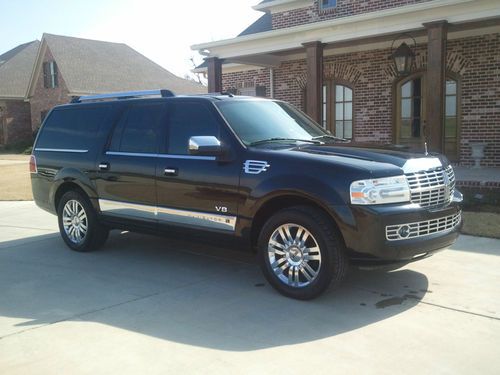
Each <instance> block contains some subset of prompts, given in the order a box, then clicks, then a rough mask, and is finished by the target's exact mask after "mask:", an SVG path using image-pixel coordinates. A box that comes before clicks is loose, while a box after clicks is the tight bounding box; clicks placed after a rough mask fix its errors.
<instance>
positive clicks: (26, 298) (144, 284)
mask: <svg viewBox="0 0 500 375" xmlns="http://www.w3.org/2000/svg"><path fill="white" fill-rule="evenodd" d="M55 232H56V218H55V217H54V216H51V215H49V214H46V213H45V212H43V211H41V210H40V209H38V208H36V207H35V205H34V204H33V203H32V202H1V203H0V288H1V289H0V373H2V374H102V373H106V374H115V373H116V374H120V375H123V374H165V373H174V374H178V373H203V374H205V373H217V374H235V373H259V374H260V373H273V374H278V373H285V372H286V373H287V374H299V373H300V374H304V373H314V374H331V373H334V372H336V373H344V372H347V371H349V372H351V373H376V374H385V373H405V374H409V373H419V374H420V373H432V374H436V373H438V374H498V373H500V355H499V348H500V241H498V240H490V239H484V238H474V237H467V236H462V237H461V238H460V240H459V241H458V243H457V244H456V245H455V246H453V248H452V249H450V250H446V251H444V252H441V253H439V254H437V255H435V256H433V257H431V258H429V259H426V260H423V261H421V262H419V263H415V264H413V265H410V266H408V267H405V268H403V269H401V270H397V271H394V272H372V271H371V272H370V271H355V272H352V273H351V274H350V276H349V278H348V280H347V281H346V282H345V284H344V286H343V287H341V288H340V289H338V290H335V291H330V292H329V293H327V294H326V295H324V296H322V297H321V298H319V299H317V300H314V301H310V302H299V301H294V300H291V299H287V298H285V297H282V296H280V295H279V294H277V293H276V292H275V291H274V290H273V289H272V288H271V287H270V286H269V285H267V283H266V282H265V281H264V278H263V276H262V275H261V273H260V271H259V269H258V268H257V266H256V265H255V264H254V259H253V257H252V256H250V255H247V254H244V253H238V252H230V251H227V250H221V249H216V248H213V247H209V246H204V245H200V244H190V243H187V242H186V243H184V242H182V241H179V240H176V241H174V240H169V239H165V238H156V237H150V236H144V235H138V234H132V233H120V232H114V233H113V234H112V235H111V237H110V240H109V242H108V244H107V246H106V247H105V248H104V249H103V250H101V251H98V252H94V253H88V254H79V253H75V252H72V251H70V250H68V249H67V248H66V247H65V245H64V244H63V242H62V240H61V239H60V238H59V236H58V234H56V233H55Z"/></svg>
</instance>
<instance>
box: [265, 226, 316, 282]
mask: <svg viewBox="0 0 500 375" xmlns="http://www.w3.org/2000/svg"><path fill="white" fill-rule="evenodd" d="M268 257H269V264H270V266H271V269H272V270H273V272H274V274H275V276H276V277H277V278H278V279H279V280H280V281H281V282H282V283H284V284H286V285H288V286H291V287H294V288H302V287H305V286H308V285H309V284H311V283H312V282H313V281H314V280H315V279H316V278H317V277H318V275H319V271H320V268H321V250H320V247H319V245H318V242H317V241H316V239H315V238H314V236H313V235H312V234H311V232H309V231H308V230H307V229H306V228H304V227H303V226H301V225H298V224H291V223H289V224H283V225H281V226H279V227H278V228H277V229H276V230H275V231H274V232H273V234H272V235H271V237H270V239H269V242H268Z"/></svg>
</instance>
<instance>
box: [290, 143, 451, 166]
mask: <svg viewBox="0 0 500 375" xmlns="http://www.w3.org/2000/svg"><path fill="white" fill-rule="evenodd" d="M398 148H399V149H400V147H398V146H394V145H389V146H387V145H384V146H379V145H374V144H352V143H344V144H342V143H339V144H321V145H301V146H297V147H295V148H294V149H293V150H294V151H297V152H305V153H309V154H316V155H331V156H341V157H346V158H354V159H359V160H366V161H372V162H379V163H388V164H392V165H396V166H398V167H400V168H402V167H403V166H404V165H405V163H406V162H407V161H408V160H410V159H421V158H428V157H436V158H438V159H439V160H440V161H441V164H442V165H443V166H446V165H448V164H449V162H448V160H447V159H446V158H445V157H444V156H443V155H441V154H437V153H429V154H428V155H426V154H424V153H415V152H406V151H398V150H397V149H398Z"/></svg>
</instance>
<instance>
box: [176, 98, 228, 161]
mask: <svg viewBox="0 0 500 375" xmlns="http://www.w3.org/2000/svg"><path fill="white" fill-rule="evenodd" d="M197 135H213V136H215V137H218V136H219V124H218V122H217V119H216V118H215V116H214V115H213V114H212V112H210V110H209V109H208V107H207V106H206V105H205V104H203V103H195V102H191V103H186V102H185V103H175V104H172V105H171V106H170V107H169V109H168V147H167V151H168V153H169V154H176V155H186V154H188V143H189V138H190V137H193V136H197Z"/></svg>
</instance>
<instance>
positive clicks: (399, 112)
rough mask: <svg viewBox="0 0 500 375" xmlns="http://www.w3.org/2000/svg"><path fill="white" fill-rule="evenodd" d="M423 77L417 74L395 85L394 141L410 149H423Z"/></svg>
mask: <svg viewBox="0 0 500 375" xmlns="http://www.w3.org/2000/svg"><path fill="white" fill-rule="evenodd" d="M423 92H424V79H423V76H417V77H414V78H413V79H409V80H406V81H403V82H401V83H399V84H398V85H397V101H396V143H398V144H400V145H404V146H408V147H409V148H410V149H412V150H419V149H423V146H424V142H425V140H424V139H425V137H424V123H425V103H424V96H423Z"/></svg>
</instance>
